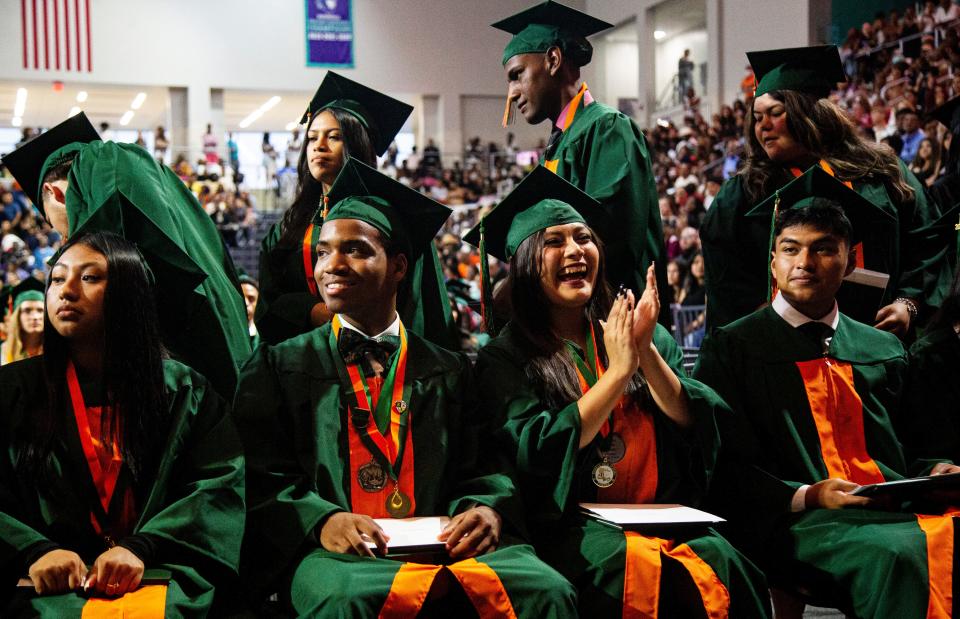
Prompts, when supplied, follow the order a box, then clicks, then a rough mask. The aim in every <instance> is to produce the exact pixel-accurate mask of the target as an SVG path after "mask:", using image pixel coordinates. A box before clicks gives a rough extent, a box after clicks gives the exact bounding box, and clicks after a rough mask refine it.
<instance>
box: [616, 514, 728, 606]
mask: <svg viewBox="0 0 960 619" xmlns="http://www.w3.org/2000/svg"><path fill="white" fill-rule="evenodd" d="M624 535H625V536H626V538H627V561H626V566H625V570H624V580H623V617H624V619H641V618H642V619H655V618H656V617H657V614H658V612H659V608H660V577H661V574H662V571H663V564H662V558H661V554H663V555H665V556H667V557H670V558H671V559H673V560H675V561H677V562H678V563H680V565H682V566H683V568H684V569H685V570H686V571H687V573H688V574H690V578H691V579H692V580H693V584H694V585H696V587H697V590H698V591H699V592H700V597H701V601H702V602H703V608H704V610H705V611H706V613H707V617H709V618H710V619H725V618H726V617H727V616H728V615H729V614H730V592H729V591H728V590H727V587H726V585H724V584H723V582H722V581H721V580H720V578H719V577H718V576H717V574H716V572H714V571H713V568H711V567H710V566H709V565H708V564H707V563H706V562H705V561H704V560H703V559H701V558H700V557H698V556H697V553H695V552H694V551H693V549H692V548H690V546H688V545H687V544H679V545H678V544H677V543H676V542H674V541H673V540H666V539H661V538H658V537H647V536H645V535H641V534H639V533H637V532H635V531H624Z"/></svg>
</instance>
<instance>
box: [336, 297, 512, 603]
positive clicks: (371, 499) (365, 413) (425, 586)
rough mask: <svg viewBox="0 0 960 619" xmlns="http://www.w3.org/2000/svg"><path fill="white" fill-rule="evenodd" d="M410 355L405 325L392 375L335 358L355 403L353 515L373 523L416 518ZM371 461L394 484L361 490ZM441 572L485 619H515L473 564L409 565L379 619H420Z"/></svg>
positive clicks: (350, 422)
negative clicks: (401, 502) (371, 373)
mask: <svg viewBox="0 0 960 619" xmlns="http://www.w3.org/2000/svg"><path fill="white" fill-rule="evenodd" d="M330 326H331V329H330V346H331V348H332V349H333V350H335V351H338V350H339V349H338V348H337V342H338V341H339V339H340V333H341V332H342V330H343V328H344V327H343V322H342V320H341V318H340V315H339V314H337V315H336V316H334V317H333V320H332V321H331V324H330ZM407 352H408V342H407V333H406V329H405V328H404V326H403V324H401V325H400V348H399V350H398V351H397V353H396V355H395V356H394V357H393V361H392V362H391V363H390V365H389V368H384V370H385V371H386V377H385V378H380V377H374V378H367V377H366V376H365V375H364V373H363V370H362V369H361V368H360V366H359V364H346V363H344V361H343V359H342V357H341V356H340V354H339V352H338V353H336V354H334V358H335V359H336V361H337V369H338V372H339V373H340V378H341V382H342V383H345V384H344V386H343V388H342V389H343V391H345V392H347V395H348V402H349V404H348V406H347V420H346V425H347V427H348V432H349V441H348V442H349V453H350V510H351V511H352V512H354V513H358V514H365V515H367V516H370V517H371V518H387V517H400V518H405V517H412V516H416V515H418V514H417V513H416V499H415V498H414V491H415V488H414V471H413V468H414V460H413V454H414V446H413V427H412V416H413V412H412V407H411V406H410V386H409V385H408V384H407V380H406V379H407V376H406V371H407ZM384 393H389V394H390V398H383V397H381V396H382V395H383V394H384ZM371 416H372V417H373V419H370V417H371ZM371 447H373V449H371ZM371 458H375V459H377V460H378V461H379V462H378V464H379V465H380V466H381V467H382V468H383V470H384V471H386V472H387V475H388V476H389V478H390V482H389V483H386V484H384V485H383V487H382V488H381V489H379V490H373V491H370V490H367V489H365V488H364V487H363V486H362V485H361V484H360V474H361V468H362V467H363V466H364V465H366V464H367V463H369V462H371ZM398 496H402V497H403V498H404V499H406V500H408V501H409V509H408V510H406V513H404V514H402V515H401V514H400V512H398V511H396V510H393V509H391V506H392V505H396V504H397V497H398ZM420 515H423V514H420ZM426 515H430V514H426ZM442 569H448V570H450V572H451V573H452V574H453V575H454V577H456V579H457V580H458V581H459V582H460V585H461V586H462V587H463V590H464V592H465V593H466V594H467V597H468V598H469V599H470V601H471V603H472V604H473V606H474V608H475V609H476V611H477V613H478V615H479V616H480V617H481V619H495V618H499V617H516V614H515V613H514V610H513V605H512V603H511V602H510V597H509V595H508V594H507V591H506V589H504V587H503V583H502V582H500V577H499V576H497V574H496V572H494V571H493V569H491V568H490V566H488V565H486V564H485V563H481V562H479V561H477V560H476V559H472V558H471V559H466V560H464V561H459V562H457V563H453V564H451V565H447V566H443V565H431V564H424V563H411V562H404V563H403V564H402V565H401V566H400V569H399V570H398V571H397V573H396V575H395V576H394V579H393V582H392V583H391V585H390V592H389V593H388V594H387V599H386V601H384V603H383V607H382V608H381V609H380V617H413V616H416V614H417V613H418V612H419V611H420V608H421V607H422V606H423V603H424V602H425V601H426V599H427V594H428V593H429V592H430V587H431V586H432V585H433V580H434V578H436V576H437V574H438V573H439V572H440V570H442Z"/></svg>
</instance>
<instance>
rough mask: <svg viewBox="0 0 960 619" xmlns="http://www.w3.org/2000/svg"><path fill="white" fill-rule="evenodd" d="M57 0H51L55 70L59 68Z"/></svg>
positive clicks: (58, 14)
mask: <svg viewBox="0 0 960 619" xmlns="http://www.w3.org/2000/svg"><path fill="white" fill-rule="evenodd" d="M59 6H60V5H59V4H57V0H53V49H54V57H55V58H56V59H57V71H59V70H60V9H59Z"/></svg>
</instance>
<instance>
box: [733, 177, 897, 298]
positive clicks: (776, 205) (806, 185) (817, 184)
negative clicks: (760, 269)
mask: <svg viewBox="0 0 960 619" xmlns="http://www.w3.org/2000/svg"><path fill="white" fill-rule="evenodd" d="M831 203H832V204H839V205H840V207H841V208H842V209H843V212H844V214H845V215H846V216H847V219H848V220H850V228H851V229H850V245H851V247H852V246H855V245H857V244H858V243H860V242H861V241H862V240H863V239H864V237H866V236H867V235H868V233H869V232H870V230H871V229H872V228H873V227H874V224H878V223H884V224H893V225H895V224H896V221H895V220H894V218H893V216H892V215H890V213H888V212H886V211H884V210H883V209H881V208H880V207H878V206H877V205H876V204H874V203H873V202H871V201H870V200H867V199H866V198H864V197H863V196H861V195H860V194H859V193H857V192H856V191H854V190H853V189H850V188H849V187H847V186H846V185H844V184H843V183H842V182H841V181H839V180H837V179H836V178H834V177H833V176H832V175H830V174H828V173H827V172H825V171H824V170H823V168H821V167H820V166H819V165H814V166H813V167H811V168H810V169H809V170H807V171H806V172H804V173H803V174H801V175H800V176H798V177H797V178H795V179H793V180H792V181H790V182H789V183H787V184H786V185H784V186H783V187H781V188H780V189H778V190H777V191H776V192H774V194H773V195H772V196H770V197H769V198H767V199H766V200H764V201H763V202H761V203H760V204H758V205H757V206H755V207H753V208H752V209H751V210H750V211H748V212H747V216H748V217H766V218H767V219H769V220H770V242H769V246H768V247H769V250H770V253H772V252H773V243H774V234H773V233H774V228H775V227H776V222H777V217H778V216H779V214H780V213H782V212H783V211H784V210H786V209H791V208H801V207H804V206H818V205H826V204H831ZM770 253H768V254H767V255H770ZM768 277H769V271H768ZM769 284H770V282H768V285H767V290H770V289H771V287H770V285H769Z"/></svg>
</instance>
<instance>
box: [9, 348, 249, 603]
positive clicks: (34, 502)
mask: <svg viewBox="0 0 960 619" xmlns="http://www.w3.org/2000/svg"><path fill="white" fill-rule="evenodd" d="M43 376H44V372H43V365H42V358H41V357H37V358H34V359H29V360H26V361H22V362H19V363H13V364H10V365H8V366H4V367H3V369H2V370H0V401H2V402H3V403H4V408H3V411H4V414H3V416H2V418H0V428H2V432H0V440H2V442H3V451H2V456H0V573H2V574H3V582H4V586H3V587H4V588H3V592H2V594H0V609H5V610H2V611H0V614H3V615H4V616H37V615H38V614H39V615H42V616H50V617H58V618H59V617H80V614H81V611H82V608H83V606H84V604H85V602H86V600H85V599H84V598H83V597H81V596H78V595H76V594H74V593H67V594H62V595H49V596H37V595H36V594H35V593H34V591H33V589H28V588H15V587H14V583H15V582H16V580H17V579H18V578H22V577H24V576H26V574H27V569H28V568H29V565H26V562H27V561H28V560H29V559H28V557H34V555H36V554H38V553H40V556H42V553H43V552H45V551H46V548H49V549H53V548H56V547H61V548H64V549H66V550H71V551H73V552H76V553H77V554H79V555H80V556H81V557H82V558H83V560H84V561H85V562H86V563H87V564H88V565H90V564H92V563H93V562H94V560H95V559H96V558H97V557H98V556H99V555H100V554H101V553H102V552H103V551H105V550H106V549H107V548H106V545H105V543H104V540H103V538H102V537H101V536H99V535H98V534H97V533H96V532H95V530H94V528H93V526H92V524H91V510H92V509H101V508H99V499H98V496H97V490H96V488H95V486H94V482H93V479H92V477H91V474H90V470H89V468H88V465H87V461H86V460H85V457H84V452H83V449H82V447H81V444H80V438H79V431H78V429H77V424H76V421H75V420H74V416H73V412H72V410H65V411H64V416H63V417H62V420H63V421H62V423H63V425H62V426H61V427H62V428H63V430H62V432H59V433H58V438H57V440H56V441H55V444H54V449H53V452H52V453H51V458H52V460H51V463H52V465H53V467H52V470H54V471H56V472H55V473H54V474H53V478H52V479H51V480H50V482H49V484H44V485H39V484H35V483H32V482H27V481H26V480H25V479H24V478H23V476H22V475H21V474H20V473H18V470H17V461H16V446H17V440H18V437H21V436H22V435H23V433H24V431H25V426H26V421H27V419H28V415H29V414H30V412H31V411H32V410H33V407H34V406H36V405H37V403H38V402H43V401H45V399H46V397H47V396H46V393H47V392H46V384H45V380H44V377H43ZM164 377H165V381H166V389H167V395H168V398H169V401H170V416H169V424H170V426H169V427H170V431H169V434H168V435H167V436H166V437H158V439H159V440H163V441H164V445H165V448H164V451H163V455H162V457H161V461H160V464H159V467H158V470H157V473H156V476H155V479H154V480H153V482H152V483H147V484H144V485H143V487H136V488H135V489H134V496H135V504H136V506H137V509H136V513H137V520H136V525H135V527H134V529H133V531H132V535H133V537H148V538H149V540H150V541H151V542H152V545H153V551H152V552H151V554H152V558H151V559H148V560H147V561H145V563H146V568H147V569H148V570H149V569H163V570H169V571H170V572H171V573H172V579H171V580H170V582H169V587H168V590H167V595H166V608H167V616H168V617H204V616H206V615H207V614H208V613H209V612H210V608H211V605H212V604H213V602H214V601H215V600H214V595H215V593H217V594H219V593H221V592H222V587H223V586H226V585H228V584H230V583H232V580H233V578H235V575H236V571H237V567H238V564H239V558H240V542H241V539H242V535H243V525H244V470H243V456H242V454H241V446H240V441H239V438H238V437H237V433H236V430H235V428H234V425H233V421H232V420H231V418H230V415H229V413H228V405H227V403H226V402H224V400H223V399H221V398H220V397H219V396H218V395H217V394H216V393H215V392H214V391H213V390H212V389H210V388H209V386H208V385H207V382H206V381H205V380H204V379H203V377H201V376H200V375H199V374H197V373H196V372H194V371H192V370H190V368H188V367H186V366H185V365H183V364H181V363H178V362H176V361H166V362H164ZM131 483H133V482H132V480H131V477H130V474H129V471H128V470H127V469H126V468H124V469H123V470H122V471H121V473H120V477H119V480H118V482H117V490H116V491H115V492H114V494H113V496H114V500H113V501H112V502H111V504H110V512H109V513H108V514H107V517H108V518H110V517H112V514H114V513H115V512H116V511H117V510H119V509H120V508H121V504H122V503H123V501H122V500H121V497H122V496H123V495H124V494H125V493H124V492H123V490H124V489H125V488H129V487H130V484H131ZM92 506H97V507H92ZM118 541H119V542H121V543H122V542H123V540H122V539H121V540H118ZM37 558H39V556H35V557H34V559H33V560H35V559H37ZM228 597H229V596H227V598H228ZM225 601H228V599H225V598H224V597H223V596H219V595H218V596H217V599H216V602H217V603H218V605H219V604H222V603H223V602H225Z"/></svg>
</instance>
